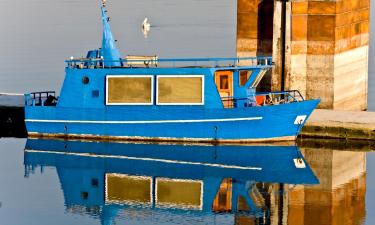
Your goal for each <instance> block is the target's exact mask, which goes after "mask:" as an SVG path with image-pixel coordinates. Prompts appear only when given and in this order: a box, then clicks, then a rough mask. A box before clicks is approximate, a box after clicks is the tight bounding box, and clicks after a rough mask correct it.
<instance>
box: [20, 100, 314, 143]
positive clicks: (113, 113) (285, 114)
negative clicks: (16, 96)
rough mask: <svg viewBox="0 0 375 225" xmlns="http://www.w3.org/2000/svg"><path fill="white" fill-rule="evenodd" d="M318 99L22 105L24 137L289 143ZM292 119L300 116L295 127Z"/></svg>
mask: <svg viewBox="0 0 375 225" xmlns="http://www.w3.org/2000/svg"><path fill="white" fill-rule="evenodd" d="M318 103H319V100H307V101H301V102H294V103H288V104H280V105H271V106H264V107H246V108H232V109H205V108H197V107H190V108H189V107H181V106H164V107H159V108H154V107H148V106H144V107H134V108H132V107H126V108H122V107H118V108H116V107H106V108H103V109H90V108H84V109H82V108H80V109H78V110H77V109H74V108H66V107H58V106H57V107H33V106H26V107H25V110H26V113H25V115H26V119H25V121H26V127H27V130H28V134H29V135H30V136H53V137H79V138H104V139H132V140H134V139H142V140H165V141H168V140H172V141H173V140H185V141H219V142H220V141H224V142H225V141H239V142H241V141H245V142H246V141H249V142H251V141H268V140H294V139H295V138H296V137H297V136H298V134H299V132H300V130H301V128H302V127H303V125H304V123H305V122H306V120H307V118H308V117H309V115H310V114H311V112H312V111H313V110H314V109H315V108H316V106H317V104H318ZM298 116H306V119H304V121H303V122H302V124H299V123H298V122H296V118H297V117H298Z"/></svg>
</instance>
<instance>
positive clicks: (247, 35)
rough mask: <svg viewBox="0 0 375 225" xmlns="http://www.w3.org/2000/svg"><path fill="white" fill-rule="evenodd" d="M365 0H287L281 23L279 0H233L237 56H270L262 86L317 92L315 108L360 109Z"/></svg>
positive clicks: (364, 68) (363, 84) (362, 106)
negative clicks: (270, 64) (267, 83)
mask: <svg viewBox="0 0 375 225" xmlns="http://www.w3.org/2000/svg"><path fill="white" fill-rule="evenodd" d="M369 5H370V2H369V0H295V1H292V2H287V3H286V4H285V11H286V16H285V20H286V25H285V28H283V26H282V20H281V18H282V10H283V7H282V2H281V1H274V2H273V1H269V0H263V1H261V0H238V2H237V56H239V57H243V56H262V55H272V56H273V60H274V62H275V67H274V69H273V74H272V82H270V85H271V87H267V88H268V89H272V90H280V89H298V90H300V91H301V93H302V94H303V95H304V96H305V97H306V98H308V99H310V98H321V100H322V101H321V103H320V104H319V108H330V109H343V110H365V109H367V93H368V91H367V89H368V87H367V86H368V56H369V9H370V8H369V7H370V6H369ZM283 43H285V48H282V46H283V45H282V44H283ZM283 56H284V57H283ZM283 61H284V62H285V66H284V67H282V62H283Z"/></svg>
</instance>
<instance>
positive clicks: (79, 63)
mask: <svg viewBox="0 0 375 225" xmlns="http://www.w3.org/2000/svg"><path fill="white" fill-rule="evenodd" d="M65 62H66V66H67V68H72V69H100V68H123V67H135V66H137V67H146V68H148V67H241V66H244V67H254V68H270V67H272V65H273V63H272V57H268V56H267V57H266V56H265V57H241V58H174V59H158V58H157V57H151V58H149V59H141V60H135V59H126V58H125V59H120V60H114V61H108V60H104V59H102V58H82V59H70V60H66V61H65ZM114 63H119V64H121V65H122V66H120V67H113V66H110V65H112V64H114Z"/></svg>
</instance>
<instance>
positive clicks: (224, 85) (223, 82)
mask: <svg viewBox="0 0 375 225" xmlns="http://www.w3.org/2000/svg"><path fill="white" fill-rule="evenodd" d="M219 79H220V89H229V81H228V75H220V78H219Z"/></svg>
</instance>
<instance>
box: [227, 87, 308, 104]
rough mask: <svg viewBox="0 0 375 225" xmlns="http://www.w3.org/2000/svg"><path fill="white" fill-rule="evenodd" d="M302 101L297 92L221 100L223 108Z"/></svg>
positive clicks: (261, 94)
mask: <svg viewBox="0 0 375 225" xmlns="http://www.w3.org/2000/svg"><path fill="white" fill-rule="evenodd" d="M304 100H305V99H304V98H303V96H302V95H301V93H300V92H299V91H298V90H290V91H275V92H257V93H255V95H254V96H248V97H242V98H234V97H233V96H230V97H222V98H221V101H222V102H223V105H224V107H225V108H238V107H252V106H267V105H279V104H287V103H291V102H299V101H304Z"/></svg>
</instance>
